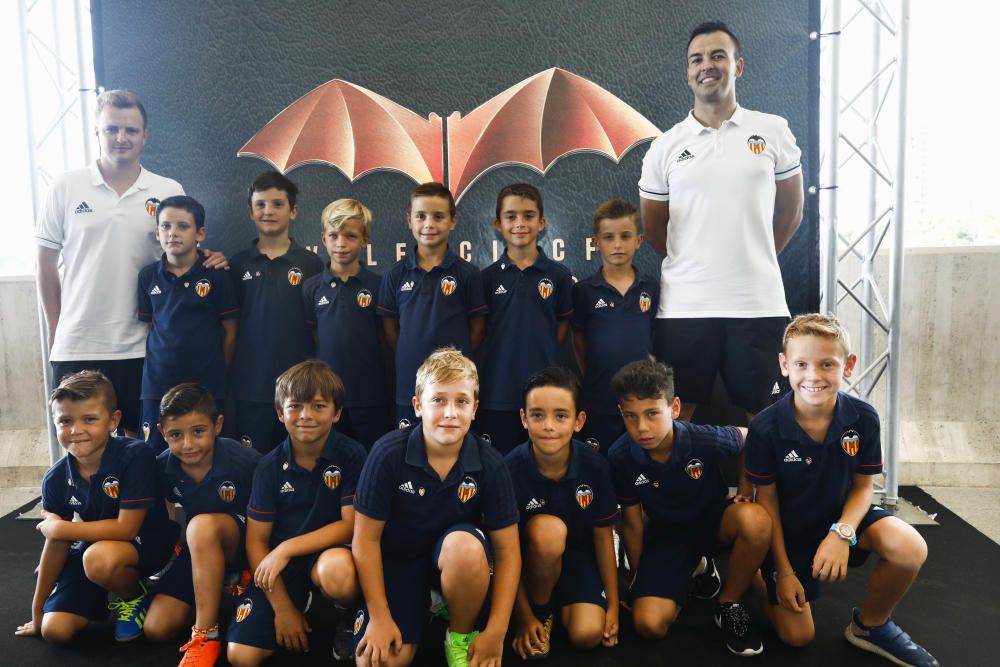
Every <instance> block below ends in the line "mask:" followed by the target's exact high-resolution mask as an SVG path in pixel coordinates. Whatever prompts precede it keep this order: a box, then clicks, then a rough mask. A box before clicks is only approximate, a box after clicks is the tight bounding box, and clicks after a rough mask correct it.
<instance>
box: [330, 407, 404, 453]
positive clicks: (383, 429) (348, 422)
mask: <svg viewBox="0 0 1000 667" xmlns="http://www.w3.org/2000/svg"><path fill="white" fill-rule="evenodd" d="M333 428H334V430H335V431H337V432H338V433H342V434H344V435H346V436H347V437H348V438H353V439H354V440H357V441H358V442H360V443H361V444H362V445H364V447H365V449H366V450H367V449H371V448H372V445H373V444H375V441H376V440H378V439H379V438H381V437H382V436H383V435H385V434H386V433H388V432H389V431H390V430H392V429H393V428H395V425H394V424H393V423H392V422H391V421H390V419H389V406H387V405H377V406H374V407H363V408H344V411H343V412H341V413H340V421H338V422H337V423H336V424H334V426H333Z"/></svg>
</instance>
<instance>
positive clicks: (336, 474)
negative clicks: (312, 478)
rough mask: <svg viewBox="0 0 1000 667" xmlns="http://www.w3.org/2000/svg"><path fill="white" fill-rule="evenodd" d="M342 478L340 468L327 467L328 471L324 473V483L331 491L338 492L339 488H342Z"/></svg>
mask: <svg viewBox="0 0 1000 667" xmlns="http://www.w3.org/2000/svg"><path fill="white" fill-rule="evenodd" d="M341 477H343V475H341V473H340V468H338V467H337V466H327V468H326V470H324V471H323V483H324V484H326V488H328V489H330V490H331V491H336V490H337V487H338V486H340V479H341Z"/></svg>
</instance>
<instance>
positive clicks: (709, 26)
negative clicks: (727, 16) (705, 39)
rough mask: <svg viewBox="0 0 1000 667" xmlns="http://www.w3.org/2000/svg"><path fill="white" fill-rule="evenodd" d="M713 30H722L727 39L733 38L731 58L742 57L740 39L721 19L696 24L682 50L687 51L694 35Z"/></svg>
mask: <svg viewBox="0 0 1000 667" xmlns="http://www.w3.org/2000/svg"><path fill="white" fill-rule="evenodd" d="M713 32H724V33H726V34H727V35H729V39H731V40H733V47H734V51H733V59H734V60H739V59H740V58H741V57H742V53H743V48H742V47H741V46H740V40H739V39H737V37H736V35H734V34H733V31H732V30H730V29H729V26H727V25H726V24H725V23H723V22H722V21H705V22H704V23H702V24H699V25H698V26H696V27H695V29H694V30H692V31H691V36H690V37H689V38H688V43H687V46H685V47H684V52H685V53H687V49H689V48H691V42H693V41H694V38H695V37H698V36H699V35H707V34H709V33H713Z"/></svg>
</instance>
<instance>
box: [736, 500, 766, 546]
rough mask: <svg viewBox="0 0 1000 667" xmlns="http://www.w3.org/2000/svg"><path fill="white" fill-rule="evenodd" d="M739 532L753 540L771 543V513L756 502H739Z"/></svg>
mask: <svg viewBox="0 0 1000 667" xmlns="http://www.w3.org/2000/svg"><path fill="white" fill-rule="evenodd" d="M737 506H738V507H740V514H739V519H740V521H739V527H740V533H741V534H742V535H743V536H744V537H746V538H748V539H751V540H753V541H757V542H766V543H767V544H770V543H771V515H770V514H768V513H767V510H765V509H764V508H763V507H761V506H760V505H758V504H756V503H740V504H739V505H737Z"/></svg>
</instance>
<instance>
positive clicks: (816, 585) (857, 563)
mask: <svg viewBox="0 0 1000 667" xmlns="http://www.w3.org/2000/svg"><path fill="white" fill-rule="evenodd" d="M892 515H893V514H892V512H890V511H888V510H885V509H883V508H881V507H879V506H878V505H872V506H871V507H870V508H868V513H867V514H865V518H863V519H862V520H861V523H860V524H858V528H857V531H856V533H857V535H858V537H859V538H860V537H861V534H862V533H864V532H865V529H866V528H867V527H868V526H870V525H872V524H873V523H875V522H876V521H881V520H882V519H884V518H886V517H887V516H892ZM825 537H826V535H825V534H824V535H823V538H825ZM820 542H822V538H821V539H820V540H819V541H817V542H815V543H812V544H789V543H787V542H786V544H785V548H786V549H787V550H788V560H789V561H791V563H792V568H793V569H794V570H795V575H796V576H797V577H798V579H799V582H800V583H801V584H802V588H803V590H804V591H805V594H806V600H807V601H809V602H812V601H813V600H818V599H819V590H820V582H819V581H817V580H816V579H813V576H812V562H813V558H814V557H815V556H816V549H818V548H819V545H820ZM869 555H871V552H870V551H866V550H864V549H862V548H861V547H859V546H858V545H854V546H853V547H851V551H850V555H849V556H848V557H847V566H848V567H861V566H862V565H864V564H865V561H866V560H868V556H869ZM760 571H761V574H763V575H764V583H765V584H767V597H768V599H770V601H771V604H778V596H777V587H776V584H775V581H774V560H773V559H772V558H771V554H768V555H767V558H765V559H764V562H763V563H762V564H761V566H760Z"/></svg>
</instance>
